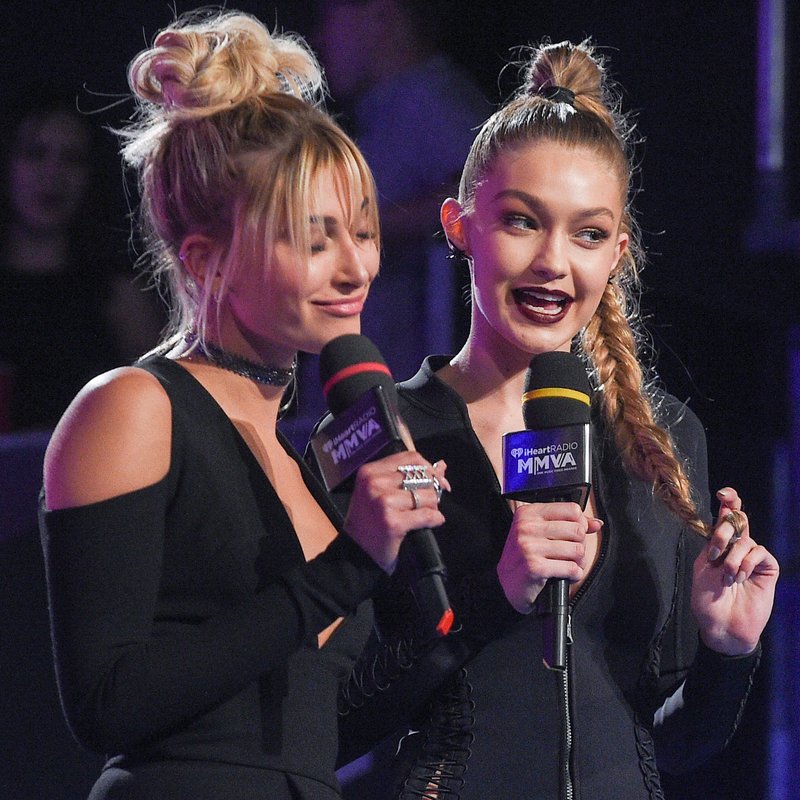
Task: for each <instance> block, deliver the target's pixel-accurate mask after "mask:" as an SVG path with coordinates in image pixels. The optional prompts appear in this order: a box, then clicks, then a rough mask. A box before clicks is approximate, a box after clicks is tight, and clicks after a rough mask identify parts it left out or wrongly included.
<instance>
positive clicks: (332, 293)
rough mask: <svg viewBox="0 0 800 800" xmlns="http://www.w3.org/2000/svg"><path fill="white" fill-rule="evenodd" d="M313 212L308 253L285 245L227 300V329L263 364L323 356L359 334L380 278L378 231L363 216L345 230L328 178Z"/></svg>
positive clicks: (242, 275) (239, 279) (239, 281)
mask: <svg viewBox="0 0 800 800" xmlns="http://www.w3.org/2000/svg"><path fill="white" fill-rule="evenodd" d="M314 195H315V197H316V202H315V203H314V208H313V209H312V210H311V212H310V220H311V252H310V253H298V252H297V251H296V249H295V248H294V247H293V245H292V244H291V243H290V242H289V241H287V240H281V239H278V240H277V241H275V243H274V245H273V254H272V259H271V262H270V263H269V264H268V265H267V266H266V268H263V266H262V265H254V268H251V269H239V270H238V272H237V275H236V276H235V277H234V278H233V280H232V282H231V286H230V289H229V293H228V295H227V300H226V302H227V306H228V309H229V312H230V313H229V315H228V316H227V321H228V323H229V324H228V325H227V326H225V328H224V329H223V342H226V343H227V342H228V337H227V333H226V329H227V330H230V329H231V326H232V327H233V329H234V330H235V331H236V334H234V335H238V336H239V337H241V338H243V339H244V340H245V342H246V343H247V345H248V346H249V347H250V348H252V349H253V350H254V351H255V352H256V353H257V354H258V355H259V357H260V358H262V359H265V360H270V362H271V363H275V364H278V365H279V364H282V363H289V362H290V361H291V359H292V358H293V357H294V354H295V353H296V352H297V351H298V350H302V351H304V352H310V353H318V352H319V351H320V350H321V349H322V347H323V346H324V345H325V344H326V343H327V342H329V341H330V340H331V339H333V338H334V337H336V336H339V335H341V334H345V333H360V331H361V311H362V309H363V307H364V302H365V301H366V299H367V294H368V292H369V288H370V285H371V284H372V281H373V280H374V278H375V276H376V274H377V272H378V262H379V253H378V247H377V242H376V233H377V232H376V231H375V230H372V228H371V227H370V225H369V222H368V219H369V218H368V215H367V213H366V208H365V207H362V209H361V211H360V212H359V213H357V214H356V215H355V218H354V219H353V220H352V228H348V225H347V214H346V205H345V203H346V199H345V198H343V197H342V195H341V193H340V192H339V191H338V190H337V186H336V181H335V180H334V175H333V172H332V171H330V170H325V171H323V172H322V173H321V174H320V176H319V179H318V182H317V186H316V191H315V192H314Z"/></svg>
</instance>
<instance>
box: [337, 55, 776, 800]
mask: <svg viewBox="0 0 800 800" xmlns="http://www.w3.org/2000/svg"><path fill="white" fill-rule="evenodd" d="M630 130H631V129H630V125H629V124H626V120H625V118H624V116H623V115H622V114H621V113H620V111H619V108H618V103H617V99H616V98H615V96H614V95H613V94H612V90H611V88H610V86H609V82H608V79H607V78H606V75H605V72H604V68H603V64H602V62H601V60H600V59H599V58H598V57H597V55H596V54H595V53H594V52H593V50H592V48H591V47H590V46H589V45H588V44H587V43H583V44H580V45H574V44H570V43H567V42H564V43H561V44H546V45H544V46H542V47H540V48H539V49H538V50H536V51H535V52H534V53H533V54H532V58H531V60H530V62H529V64H528V65H527V68H526V71H525V78H524V85H523V86H522V87H521V89H520V90H519V91H518V92H517V94H516V95H515V96H514V97H513V98H512V99H511V100H510V101H509V102H508V103H507V104H506V105H505V106H504V107H502V108H501V109H500V110H498V111H497V112H496V113H495V114H494V115H493V116H492V117H491V118H490V119H489V120H488V121H487V122H486V123H485V124H484V125H483V127H482V128H481V130H480V131H479V133H478V135H477V138H476V139H475V142H474V144H473V146H472V149H471V152H470V154H469V157H468V159H467V162H466V166H465V167H464V170H463V174H462V177H461V183H460V190H459V197H458V199H457V200H456V199H452V198H451V199H448V200H446V201H445V203H444V205H443V207H442V212H441V218H442V224H443V227H444V231H445V234H446V236H447V239H448V241H449V242H450V244H451V247H452V249H453V251H454V252H455V253H456V254H457V255H458V256H459V257H462V258H465V259H466V261H467V263H468V265H469V270H470V276H471V294H472V309H471V329H470V333H469V337H468V339H467V341H466V343H465V345H464V347H463V348H462V349H461V351H460V352H459V353H457V354H456V355H455V356H432V357H429V358H428V359H426V361H425V362H424V363H423V365H422V368H421V369H420V371H419V372H418V374H417V375H416V376H415V377H414V378H412V379H411V380H409V381H407V382H404V383H402V384H400V385H399V394H400V413H401V414H402V416H403V418H404V419H405V422H406V423H407V424H408V426H409V428H410V430H411V434H412V435H413V438H414V441H415V444H416V447H417V448H418V450H419V451H420V452H421V453H422V454H423V455H425V456H426V457H427V458H429V459H431V460H433V459H439V458H443V459H444V460H445V461H446V462H447V464H448V479H449V481H450V484H451V486H452V491H451V492H450V493H446V494H445V495H444V497H443V499H442V502H441V510H442V512H443V514H444V516H445V519H446V522H445V524H444V526H442V527H441V528H439V529H437V530H436V537H437V540H438V542H439V545H440V547H441V550H442V555H443V557H444V560H445V562H446V564H447V567H448V572H449V577H448V591H449V594H450V598H451V601H452V603H453V608H454V611H455V614H456V623H455V626H454V631H453V632H452V633H451V634H450V635H448V636H447V637H445V638H443V639H439V640H437V641H435V642H431V641H428V640H426V639H425V637H424V635H423V634H421V633H420V629H419V626H415V616H414V612H413V603H411V602H410V601H408V597H407V596H406V593H405V590H404V589H403V587H402V585H401V584H400V582H399V581H396V580H395V579H393V583H396V584H397V585H396V586H393V587H392V589H391V590H390V591H389V592H387V593H386V594H385V595H384V596H382V597H381V598H380V599H379V600H376V617H377V621H378V630H379V631H380V636H376V637H374V638H373V641H372V642H371V644H370V645H369V646H368V649H367V651H366V654H365V656H364V657H363V659H362V661H361V663H360V664H359V666H358V668H357V669H356V671H355V672H354V673H353V675H352V678H351V680H350V683H349V685H348V691H347V692H346V694H345V695H344V696H343V697H342V702H341V709H340V714H341V729H342V731H343V735H344V742H345V745H346V747H345V748H344V749H343V751H342V753H341V757H342V758H343V759H344V760H348V759H350V758H351V757H353V756H356V755H358V754H359V752H361V751H363V750H364V749H367V748H369V747H370V746H372V744H373V743H374V741H376V740H377V739H379V738H381V737H383V736H384V735H385V734H386V733H387V731H388V730H389V728H390V727H391V726H393V725H394V726H395V728H396V729H398V730H399V731H400V735H398V736H396V737H395V740H394V742H393V743H392V745H391V746H390V747H386V748H385V750H386V752H387V753H390V754H391V755H390V757H389V758H388V759H387V760H388V761H390V762H391V763H390V764H389V765H388V767H386V765H383V766H384V767H386V768H388V769H389V770H390V771H391V774H392V779H391V780H389V779H385V780H383V781H381V783H382V785H385V786H387V787H390V788H387V789H386V791H385V794H381V793H378V794H379V795H380V796H385V797H392V798H404V799H407V798H419V797H425V798H431V799H436V800H438V799H439V798H461V800H477V799H478V798H481V800H485V798H523V797H525V798H537V799H542V800H544V798H546V799H547V800H555V798H583V800H599V798H614V800H645V798H653V799H654V798H662V797H663V790H662V788H661V779H660V772H661V771H662V770H664V771H670V772H680V771H685V770H689V769H692V768H693V767H695V766H697V765H698V764H699V763H701V762H702V761H703V760H705V759H707V758H708V757H709V756H710V755H712V754H713V753H715V752H717V751H719V750H720V749H721V748H723V747H724V745H725V744H726V742H727V740H728V739H729V738H730V736H731V735H732V734H733V732H734V730H735V729H736V726H737V722H738V719H739V715H740V713H741V710H742V707H743V704H744V702H745V699H746V697H747V694H748V690H749V687H750V685H751V681H752V677H753V673H754V670H755V669H756V665H757V663H758V661H759V653H760V645H759V639H760V636H761V633H762V631H763V629H764V626H765V624H766V622H767V620H768V617H769V615H770V612H771V608H772V603H773V597H774V589H775V583H776V580H777V576H778V565H777V562H776V560H775V559H774V558H773V556H772V555H771V554H770V553H769V552H767V551H766V550H765V549H764V547H762V546H760V545H758V544H756V542H755V541H754V540H753V539H752V538H751V536H750V531H749V527H748V521H747V517H746V516H745V514H744V513H743V512H742V510H741V509H742V501H741V499H740V498H739V496H738V494H737V493H736V491H735V490H734V489H732V488H723V489H720V490H719V491H717V492H716V499H715V501H714V502H713V503H712V501H711V498H710V497H709V495H708V489H707V485H706V482H707V466H706V452H705V440H704V433H703V428H702V427H701V425H700V423H699V422H698V420H697V418H696V417H695V416H694V414H693V413H692V412H691V411H690V410H689V409H688V408H686V406H685V405H683V404H682V403H680V402H678V401H677V400H676V399H675V398H674V397H672V396H670V395H668V394H666V393H664V392H663V391H661V390H660V389H658V388H656V387H655V386H654V382H653V379H652V378H651V377H648V375H647V374H646V371H645V369H644V367H643V366H642V364H641V363H640V361H639V358H638V354H637V353H638V344H639V341H640V338H639V335H638V333H637V330H636V327H635V323H636V318H635V313H634V312H635V298H634V296H633V290H634V289H635V287H636V284H637V267H638V266H639V261H640V255H641V253H640V248H639V245H638V241H637V232H636V227H635V225H634V222H633V220H632V217H631V211H630V208H629V200H630V193H631V187H630V184H631V154H630V152H629V149H630V147H629V145H630ZM550 351H572V352H573V353H575V354H576V355H578V356H579V357H580V358H581V359H582V361H583V363H584V364H585V367H586V371H587V373H588V375H589V378H590V380H591V383H592V385H593V399H592V407H591V421H592V429H593V467H592V490H591V494H590V495H589V498H588V503H587V505H586V508H585V510H583V511H582V510H581V508H580V507H579V506H578V505H577V504H575V503H568V502H551V503H521V502H514V501H510V500H507V499H505V498H504V497H503V496H502V495H501V480H502V477H501V476H502V475H503V465H502V454H501V440H502V436H503V434H504V433H506V432H509V431H519V430H522V429H524V428H525V424H524V422H523V417H522V404H521V396H522V393H523V386H524V381H525V376H526V370H527V368H528V366H529V363H530V361H531V359H532V357H534V356H537V355H539V354H542V353H546V352H550ZM713 514H716V518H714V517H713V516H712V515H713ZM551 578H564V579H567V581H568V582H569V586H570V588H569V608H570V627H569V639H568V642H569V643H568V645H567V650H568V653H567V668H566V669H565V670H563V671H561V670H550V669H547V668H546V667H545V666H544V665H543V663H542V649H543V645H542V620H541V617H540V616H539V614H537V613H536V609H535V606H536V601H537V598H538V597H539V595H540V593H541V592H542V589H543V587H544V586H545V583H546V581H547V580H548V579H551ZM397 740H399V743H398V741H397ZM381 749H382V750H383V748H381ZM376 761H377V756H376ZM376 769H378V767H376ZM362 796H366V795H362Z"/></svg>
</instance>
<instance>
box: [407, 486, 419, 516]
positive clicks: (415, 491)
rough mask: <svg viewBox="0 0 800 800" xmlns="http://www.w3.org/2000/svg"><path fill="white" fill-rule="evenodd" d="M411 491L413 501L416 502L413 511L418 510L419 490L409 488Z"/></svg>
mask: <svg viewBox="0 0 800 800" xmlns="http://www.w3.org/2000/svg"><path fill="white" fill-rule="evenodd" d="M407 491H409V492H411V502H412V503H413V504H414V507H413V509H412V511H416V510H417V509H418V508H419V496H418V495H417V490H416V489H412V488H410V487H409V488H408V490H407Z"/></svg>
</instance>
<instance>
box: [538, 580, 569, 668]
mask: <svg viewBox="0 0 800 800" xmlns="http://www.w3.org/2000/svg"><path fill="white" fill-rule="evenodd" d="M536 608H537V613H538V614H539V615H540V616H541V617H542V651H543V652H542V660H543V661H544V664H545V666H546V667H547V668H548V669H562V670H563V669H566V668H567V640H568V632H569V581H568V580H567V579H566V578H550V580H548V581H547V583H545V585H544V589H542V591H541V593H540V594H539V597H538V598H537V600H536Z"/></svg>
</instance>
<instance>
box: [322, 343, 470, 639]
mask: <svg viewBox="0 0 800 800" xmlns="http://www.w3.org/2000/svg"><path fill="white" fill-rule="evenodd" d="M320 378H321V380H322V386H323V389H322V391H323V394H324V395H325V401H326V402H327V404H328V408H329V409H330V411H331V413H332V414H333V419H332V420H330V421H329V422H328V424H327V425H325V426H324V427H322V428H321V429H320V430H319V431H318V432H317V433H316V434H315V435H314V436H313V437H312V439H311V443H310V444H311V449H312V451H313V452H314V456H315V458H316V460H317V464H318V465H319V468H320V472H321V473H322V477H323V480H324V481H325V485H326V486H327V488H328V490H329V491H333V490H334V489H336V488H339V487H340V486H342V485H344V484H345V482H346V481H347V480H348V479H350V478H351V476H352V475H354V474H355V472H356V471H357V470H358V468H359V467H360V466H361V465H362V464H366V463H367V462H369V461H374V460H377V459H379V458H383V457H384V456H387V455H391V454H393V453H402V452H404V451H406V450H408V449H409V446H413V444H411V440H410V437H409V436H408V433H407V430H406V428H405V425H404V423H403V422H402V420H401V419H400V416H399V414H398V412H397V390H396V389H395V385H394V380H393V379H392V374H391V372H390V371H389V368H388V367H387V366H386V362H385V361H384V360H383V357H382V356H381V354H380V352H379V351H378V349H377V348H376V347H375V345H374V344H373V343H372V342H371V341H370V340H369V339H368V338H367V337H366V336H360V335H358V334H345V335H343V336H338V337H337V338H336V339H333V340H332V341H330V342H328V344H326V345H325V347H323V348H322V352H321V353H320ZM404 439H405V441H404ZM407 442H408V444H407ZM399 480H400V475H399V473H398V481H399ZM398 568H399V569H401V570H403V571H407V572H408V574H409V576H410V578H409V580H410V584H411V589H412V592H413V594H414V597H415V599H416V602H417V605H418V607H419V609H420V612H421V614H422V616H423V619H424V620H425V624H426V627H429V629H430V630H432V631H435V632H436V634H437V635H438V636H445V635H447V633H449V631H450V628H451V627H452V624H453V619H454V615H453V610H452V608H451V607H450V601H449V599H448V597H447V591H446V589H445V585H444V581H445V578H446V574H447V570H446V568H445V565H444V562H443V561H442V556H441V553H440V551H439V545H438V544H437V542H436V537H435V536H434V535H433V531H431V530H430V528H420V529H417V530H413V531H410V532H409V533H408V534H407V535H406V537H405V539H404V540H403V543H402V544H401V546H400V554H399V561H398Z"/></svg>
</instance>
